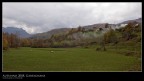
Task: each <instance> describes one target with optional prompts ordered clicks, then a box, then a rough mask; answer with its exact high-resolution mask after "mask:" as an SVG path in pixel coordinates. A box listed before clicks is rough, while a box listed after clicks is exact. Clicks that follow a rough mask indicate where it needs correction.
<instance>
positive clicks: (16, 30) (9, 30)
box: [2, 27, 30, 38]
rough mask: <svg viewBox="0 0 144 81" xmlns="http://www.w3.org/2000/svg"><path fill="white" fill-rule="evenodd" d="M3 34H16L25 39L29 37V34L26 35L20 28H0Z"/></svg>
mask: <svg viewBox="0 0 144 81" xmlns="http://www.w3.org/2000/svg"><path fill="white" fill-rule="evenodd" d="M2 31H3V32H7V33H9V34H11V33H13V34H15V33H18V36H19V37H21V38H26V37H30V34H28V33H27V32H26V31H25V30H24V29H22V28H15V27H6V28H4V27H3V28H2Z"/></svg>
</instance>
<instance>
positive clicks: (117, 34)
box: [2, 23, 141, 50]
mask: <svg viewBox="0 0 144 81" xmlns="http://www.w3.org/2000/svg"><path fill="white" fill-rule="evenodd" d="M100 31H102V30H99V32H100ZM78 32H82V33H87V32H93V31H91V30H89V31H85V29H84V28H82V27H80V26H79V27H78V28H72V29H71V30H69V32H66V33H61V34H53V35H52V36H51V37H50V38H49V39H37V38H34V39H30V38H19V37H18V34H17V33H15V34H8V33H4V32H3V34H2V37H3V50H8V49H9V48H18V47H32V48H48V47H50V48H51V47H52V48H60V47H63V48H65V47H77V46H84V47H86V46H88V45H93V44H100V45H101V46H102V47H103V48H104V49H105V44H108V43H113V44H117V43H118V42H121V41H127V40H131V39H133V38H135V39H136V40H137V41H138V42H140V41H141V36H140V34H141V33H140V32H141V27H140V24H133V23H129V24H128V25H126V26H125V27H122V28H119V29H116V30H113V29H112V28H110V29H109V31H107V32H106V33H104V34H103V35H102V36H100V37H96V38H92V39H84V38H81V37H78V39H75V38H74V37H73V36H72V35H73V34H75V33H78Z"/></svg>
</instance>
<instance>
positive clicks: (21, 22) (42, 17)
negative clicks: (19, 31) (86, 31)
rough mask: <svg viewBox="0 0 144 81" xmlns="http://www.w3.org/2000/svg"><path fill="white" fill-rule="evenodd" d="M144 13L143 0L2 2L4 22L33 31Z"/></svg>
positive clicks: (116, 20) (120, 19)
mask: <svg viewBox="0 0 144 81" xmlns="http://www.w3.org/2000/svg"><path fill="white" fill-rule="evenodd" d="M140 17H142V3H140V2H133V3H132V2H131V3H130V2H129V3H126V2H124V3H120V2H118V3H114V2H111V3H110V2H109V3H108V2H107V3H104V2H99V3H98V2H91V3H90V2H89V3H88V2H81V3H78V2H73V3H72V2H71V3H70V2H69V3H66V2H63V3H62V2H59V3H58V2H57V3H56V2H45V3H44V2H43V3H42V2H41V3H40V2H35V3H34V2H3V3H2V26H3V27H17V28H23V29H24V30H26V31H27V32H28V33H30V34H34V33H42V32H47V31H50V30H52V29H56V28H76V27H78V26H85V25H92V24H97V23H111V24H117V23H120V22H123V21H126V20H131V19H137V18H140Z"/></svg>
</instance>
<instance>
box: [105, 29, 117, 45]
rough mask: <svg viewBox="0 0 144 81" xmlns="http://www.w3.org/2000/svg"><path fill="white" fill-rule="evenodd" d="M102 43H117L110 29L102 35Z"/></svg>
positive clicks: (113, 32) (114, 34)
mask: <svg viewBox="0 0 144 81" xmlns="http://www.w3.org/2000/svg"><path fill="white" fill-rule="evenodd" d="M104 41H105V43H117V42H118V38H117V36H116V33H115V31H114V30H113V29H112V28H110V30H109V31H108V32H106V33H105V34H104Z"/></svg>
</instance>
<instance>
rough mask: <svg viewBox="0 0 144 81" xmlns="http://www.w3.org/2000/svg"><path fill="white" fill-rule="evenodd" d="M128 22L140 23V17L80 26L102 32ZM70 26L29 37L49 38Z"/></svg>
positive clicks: (63, 31)
mask: <svg viewBox="0 0 144 81" xmlns="http://www.w3.org/2000/svg"><path fill="white" fill-rule="evenodd" d="M129 22H132V23H140V24H141V23H142V18H138V19H134V20H127V21H124V22H121V23H118V24H108V23H98V24H92V25H86V26H80V27H81V28H83V29H84V30H85V31H92V32H93V31H97V30H99V29H102V31H103V32H105V31H107V30H108V29H109V28H110V27H111V28H112V29H118V28H121V27H124V26H125V25H126V24H128V23H129ZM71 29H72V28H60V29H53V30H51V31H48V32H44V33H39V34H35V35H32V36H31V37H30V38H42V39H47V38H50V37H51V36H52V35H53V34H59V33H66V32H69V30H71ZM73 29H74V30H78V27H77V28H73ZM79 33H80V32H76V33H75V34H74V35H75V37H77V36H79V37H82V36H80V34H79Z"/></svg>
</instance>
